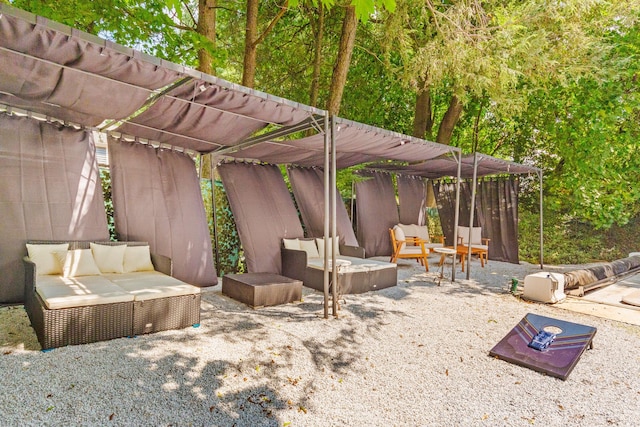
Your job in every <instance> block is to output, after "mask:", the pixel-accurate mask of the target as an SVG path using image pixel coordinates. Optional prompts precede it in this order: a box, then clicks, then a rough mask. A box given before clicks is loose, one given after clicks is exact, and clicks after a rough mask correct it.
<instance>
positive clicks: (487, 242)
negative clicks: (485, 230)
mask: <svg viewBox="0 0 640 427" xmlns="http://www.w3.org/2000/svg"><path fill="white" fill-rule="evenodd" d="M490 241H491V239H488V238H486V237H483V238H482V244H483V245H487V246H489V242H490Z"/></svg>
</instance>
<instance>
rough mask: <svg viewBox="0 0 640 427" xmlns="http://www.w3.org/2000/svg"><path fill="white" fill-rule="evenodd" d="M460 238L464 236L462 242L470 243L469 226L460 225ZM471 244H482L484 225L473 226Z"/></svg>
mask: <svg viewBox="0 0 640 427" xmlns="http://www.w3.org/2000/svg"><path fill="white" fill-rule="evenodd" d="M458 238H462V244H463V245H468V244H469V227H463V226H458ZM471 244H472V245H481V244H482V227H472V228H471Z"/></svg>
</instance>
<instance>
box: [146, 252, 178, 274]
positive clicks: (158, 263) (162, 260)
mask: <svg viewBox="0 0 640 427" xmlns="http://www.w3.org/2000/svg"><path fill="white" fill-rule="evenodd" d="M151 263H152V264H153V268H154V269H155V270H156V271H159V272H160V273H164V274H166V275H167V276H172V274H171V273H173V261H171V258H169V257H168V256H164V255H160V254H151Z"/></svg>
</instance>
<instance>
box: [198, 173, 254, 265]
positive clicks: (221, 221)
mask: <svg viewBox="0 0 640 427" xmlns="http://www.w3.org/2000/svg"><path fill="white" fill-rule="evenodd" d="M203 182H205V183H206V184H205V185H204V186H203V187H204V188H205V195H204V200H205V209H206V210H207V215H208V218H212V217H211V215H210V213H211V181H209V180H203ZM207 204H208V206H207ZM215 204H216V229H217V231H218V241H217V243H218V247H217V251H218V260H217V264H216V269H217V271H218V274H219V275H224V274H230V273H244V272H246V271H247V267H246V264H245V262H244V251H243V250H242V247H241V245H240V238H239V236H238V230H237V229H236V224H235V221H234V219H233V213H232V212H231V208H230V206H229V200H228V199H227V195H226V193H225V191H224V187H223V186H222V183H221V182H220V181H215ZM209 229H210V230H211V235H212V246H213V247H214V251H215V244H216V242H215V240H213V223H212V222H210V224H209Z"/></svg>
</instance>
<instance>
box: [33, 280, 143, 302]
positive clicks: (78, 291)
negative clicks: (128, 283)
mask: <svg viewBox="0 0 640 427" xmlns="http://www.w3.org/2000/svg"><path fill="white" fill-rule="evenodd" d="M36 292H37V294H38V295H40V298H42V301H43V302H44V304H45V306H46V307H47V308H48V309H49V310H57V309H61V308H71V307H86V306H89V305H99V304H113V303H118V302H128V301H133V295H131V294H129V293H127V292H126V291H124V290H123V289H122V288H120V287H119V286H118V285H116V284H114V283H113V282H111V281H109V280H108V279H106V278H105V277H103V276H80V277H62V276H53V275H47V276H38V277H37V279H36Z"/></svg>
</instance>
